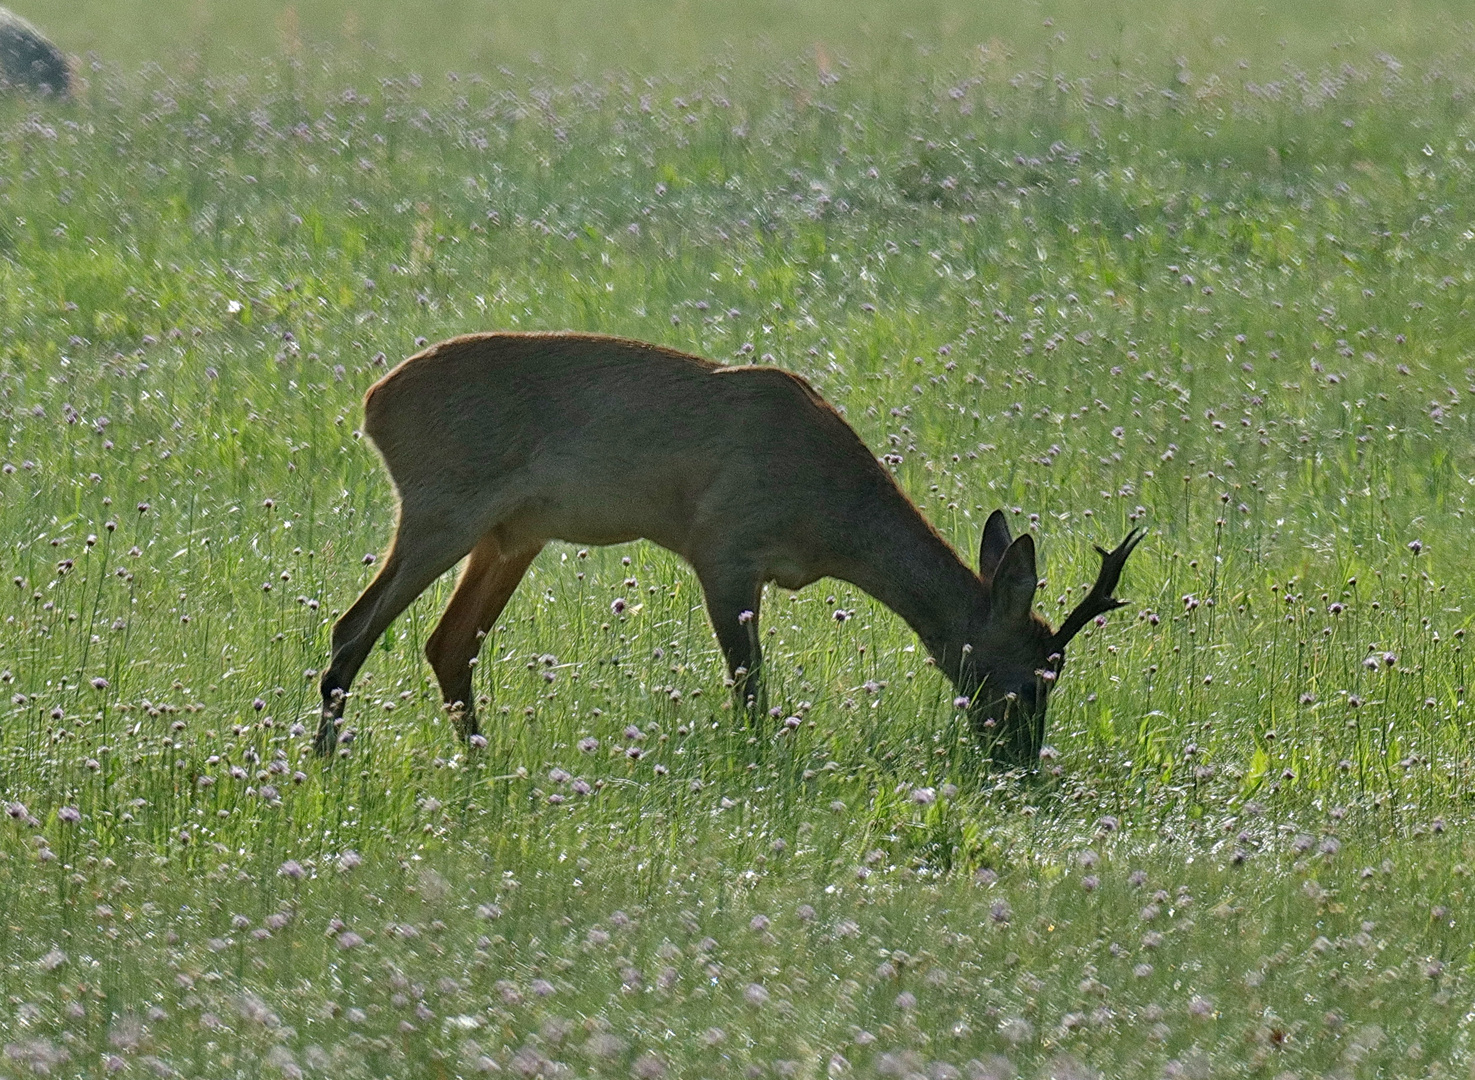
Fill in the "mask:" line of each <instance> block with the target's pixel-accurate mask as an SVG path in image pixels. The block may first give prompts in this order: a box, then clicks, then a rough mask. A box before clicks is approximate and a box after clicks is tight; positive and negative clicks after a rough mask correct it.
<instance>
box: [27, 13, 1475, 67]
mask: <svg viewBox="0 0 1475 1080" xmlns="http://www.w3.org/2000/svg"><path fill="white" fill-rule="evenodd" d="M12 8H13V10H15V11H16V12H17V13H19V14H21V15H23V16H25V17H27V18H29V19H31V20H33V21H34V22H36V23H37V25H39V26H40V27H41V28H42V29H43V30H44V31H45V32H46V33H48V34H49V35H50V36H51V37H52V38H53V39H54V40H55V41H56V42H57V43H58V44H59V45H60V46H61V47H62V48H63V49H65V50H66V51H68V52H70V53H74V54H78V55H82V54H86V53H96V54H97V56H98V57H99V58H101V59H102V60H103V61H104V63H107V64H110V65H118V66H120V67H121V68H123V69H125V70H127V69H134V68H138V67H140V66H142V65H145V64H148V63H158V64H161V65H163V66H164V67H165V68H172V67H180V66H183V65H187V64H190V63H200V64H202V65H203V66H205V67H206V68H207V69H208V70H212V71H217V72H220V71H226V70H231V69H237V70H240V69H246V68H249V67H250V65H251V63H252V61H253V60H254V59H256V58H259V57H261V56H263V55H272V54H277V53H280V52H282V51H289V52H290V51H295V50H298V49H302V50H305V51H306V52H307V53H309V54H311V53H313V52H314V51H320V50H322V49H325V48H328V49H331V50H333V51H335V52H339V51H341V50H342V49H344V48H345V47H349V48H353V49H361V50H363V51H365V52H366V53H368V54H370V55H375V54H378V55H382V56H384V57H385V58H386V59H394V60H399V61H402V62H404V63H406V64H410V65H414V66H418V67H421V68H423V69H424V70H426V71H441V70H449V71H460V70H465V71H471V70H486V69H488V68H494V67H496V66H498V65H515V66H519V67H520V66H524V65H528V64H538V63H541V64H546V65H549V66H552V67H555V68H557V69H559V70H560V71H562V72H565V73H571V74H591V73H597V72H600V71H604V70H607V69H609V68H614V67H618V68H628V69H632V70H636V71H640V72H645V73H659V72H669V71H679V70H685V69H688V68H690V67H691V66H693V65H694V64H697V63H701V62H703V61H707V60H711V59H714V58H717V57H725V58H727V59H729V60H731V61H733V62H734V63H735V64H738V65H741V64H742V63H744V62H756V61H759V60H761V59H763V58H765V57H772V56H775V55H777V56H791V55H793V54H795V53H797V52H799V51H801V50H808V49H813V48H815V47H820V48H822V49H824V50H827V51H831V52H833V53H835V54H836V56H837V58H841V59H848V60H850V61H851V62H857V63H865V62H874V63H881V62H884V61H885V60H886V59H887V58H888V57H891V56H894V55H896V54H897V51H898V50H902V51H906V50H911V49H922V50H933V49H938V48H957V47H959V46H970V47H971V46H976V45H979V44H988V45H989V46H990V48H992V49H994V50H996V51H1000V52H1002V53H1004V54H1006V55H1013V56H1018V57H1024V58H1029V59H1031V60H1040V61H1043V60H1044V59H1045V58H1046V57H1048V58H1049V59H1050V60H1051V62H1052V63H1055V64H1058V65H1059V66H1061V67H1062V68H1067V69H1069V68H1080V67H1082V66H1085V65H1087V64H1089V65H1090V66H1092V67H1095V66H1097V65H1098V64H1101V63H1106V64H1119V65H1122V66H1135V65H1141V64H1147V65H1161V64H1172V63H1175V62H1180V61H1182V62H1187V63H1188V64H1199V65H1202V64H1204V63H1205V62H1210V61H1208V60H1207V59H1206V58H1212V61H1211V62H1213V63H1216V64H1217V63H1223V62H1225V61H1226V60H1227V61H1229V62H1238V61H1239V60H1245V61H1248V62H1249V63H1251V64H1255V65H1267V64H1269V65H1279V64H1282V63H1286V62H1294V63H1296V64H1299V65H1302V66H1305V65H1308V64H1311V63H1315V62H1317V61H1335V60H1336V59H1337V57H1338V54H1339V52H1340V50H1342V49H1346V48H1348V47H1355V48H1360V49H1362V50H1363V51H1366V49H1367V48H1378V49H1382V50H1386V51H1388V52H1391V53H1395V54H1396V53H1398V52H1399V51H1400V50H1403V51H1409V52H1415V53H1422V52H1427V51H1430V50H1431V49H1433V48H1435V46H1447V45H1448V43H1449V42H1448V40H1447V39H1448V37H1449V35H1450V34H1451V33H1454V32H1461V33H1467V32H1468V30H1469V18H1470V7H1469V5H1468V4H1466V3H1459V2H1451V0H1420V2H1419V3H1412V2H1410V0H1398V2H1395V3H1390V2H1388V0H1335V2H1334V0H1297V2H1295V3H1276V2H1264V0H1192V2H1184V0H1152V2H1135V3H1134V2H1120V0H1119V2H1117V3H1106V4H1103V3H1098V2H1093V0H1047V2H1043V3H1037V2H1018V3H965V2H960V0H909V2H907V3H887V2H882V0H802V2H801V0H745V2H741V3H732V2H728V0H669V2H661V3H655V2H652V0H562V2H554V3H543V2H532V0H416V2H414V3H403V2H397V0H303V2H300V3H295V4H283V3H273V2H264V0H241V2H233V3H225V2H222V0H74V2H71V3H66V4H50V3H44V2H41V0H29V2H24V0H22V2H18V3H15V4H13V5H12Z"/></svg>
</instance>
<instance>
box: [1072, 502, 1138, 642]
mask: <svg viewBox="0 0 1475 1080" xmlns="http://www.w3.org/2000/svg"><path fill="white" fill-rule="evenodd" d="M1146 535H1147V530H1146V529H1141V528H1138V529H1133V530H1132V531H1131V532H1129V533H1128V534H1127V536H1126V539H1124V540H1123V541H1122V542H1121V543H1120V544H1118V545H1117V546H1116V547H1115V548H1114V549H1113V550H1111V551H1107V550H1106V549H1105V548H1103V547H1102V546H1101V545H1099V544H1097V545H1095V548H1096V553H1097V554H1098V555H1100V556H1101V572H1100V573H1098V574H1097V575H1096V584H1094V585H1092V586H1091V591H1090V592H1088V593H1087V594H1086V598H1085V599H1084V600H1082V601H1081V602H1080V603H1079V604H1077V605H1076V608H1075V610H1074V611H1072V612H1071V613H1070V614H1069V615H1067V616H1066V617H1065V622H1063V623H1061V624H1060V629H1059V630H1057V631H1055V636H1054V637H1053V638H1051V639H1050V645H1051V648H1052V649H1053V650H1054V651H1057V652H1058V651H1059V650H1061V649H1064V648H1065V646H1066V644H1067V643H1068V642H1069V641H1070V639H1071V638H1073V637H1075V636H1076V635H1077V634H1079V633H1080V632H1081V631H1082V630H1083V629H1085V627H1086V624H1087V623H1089V622H1090V621H1091V620H1092V619H1094V618H1096V616H1098V615H1105V614H1106V613H1107V612H1108V611H1115V610H1116V609H1117V608H1119V607H1121V606H1123V605H1124V604H1126V601H1125V600H1119V599H1117V598H1116V597H1115V596H1112V595H1111V594H1112V593H1113V592H1114V591H1115V590H1116V586H1117V582H1118V581H1119V580H1121V576H1122V567H1124V566H1126V564H1127V556H1128V555H1130V554H1132V551H1133V550H1134V549H1135V548H1136V547H1137V545H1138V544H1139V543H1141V542H1142V538H1143V537H1144V536H1146Z"/></svg>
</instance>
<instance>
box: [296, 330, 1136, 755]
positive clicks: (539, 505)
mask: <svg viewBox="0 0 1475 1080" xmlns="http://www.w3.org/2000/svg"><path fill="white" fill-rule="evenodd" d="M364 431H365V433H366V434H367V435H368V436H369V438H370V439H372V440H373V442H374V445H375V446H376V447H378V449H379V452H380V454H381V455H382V456H383V458H384V463H385V465H386V466H387V467H388V469H389V474H390V477H391V478H392V479H393V481H394V487H395V491H396V493H397V494H398V497H399V516H398V523H397V526H396V530H395V535H394V541H393V543H392V545H391V546H390V549H389V553H388V555H387V557H386V558H385V559H384V561H383V564H382V565H381V566H380V568H379V572H378V574H377V575H376V576H375V577H374V580H373V581H372V582H370V583H369V586H368V588H366V589H365V590H364V592H363V594H362V595H361V596H360V597H359V598H358V600H357V601H356V602H355V603H354V605H353V606H352V607H351V608H349V610H348V611H347V612H346V613H345V614H344V615H343V617H342V618H340V619H339V620H338V622H337V623H336V624H335V625H334V627H333V655H332V660H331V662H330V663H329V666H328V668H327V670H326V671H325V672H324V673H323V676H322V694H323V711H322V722H321V725H320V726H319V728H318V733H317V748H318V750H319V751H320V752H327V751H328V750H329V749H331V747H332V746H333V745H334V743H335V741H336V737H335V728H336V727H338V726H339V725H341V723H342V716H343V706H344V700H345V697H346V695H347V692H348V688H349V686H350V684H351V683H352V682H353V677H354V675H355V674H357V672H358V670H359V667H360V666H361V665H362V664H363V662H364V659H365V657H366V656H368V653H369V650H370V648H372V646H373V644H374V642H375V641H376V640H377V639H378V637H379V635H380V634H382V633H383V632H384V630H385V629H386V628H387V627H388V626H389V624H390V622H392V621H393V620H394V618H395V617H396V616H397V615H399V614H400V613H401V612H402V611H403V610H404V609H405V608H406V607H407V606H408V605H409V604H410V602H411V601H413V600H414V599H415V597H417V596H419V595H420V593H421V592H422V591H423V590H424V589H425V588H427V587H428V586H429V585H430V584H431V583H432V582H433V581H435V579H436V578H438V577H439V576H440V575H441V574H443V573H445V572H446V571H447V570H449V569H450V568H451V567H452V566H454V565H455V564H456V563H457V562H458V561H460V559H461V558H462V557H463V556H466V555H468V554H469V555H470V558H469V559H467V561H466V567H465V569H464V570H463V571H462V572H461V577H460V580H459V582H458V583H457V585H456V589H455V593H454V594H453V595H452V597H451V601H450V604H449V606H448V607H447V608H446V611H445V614H444V616H442V618H441V621H440V624H439V625H438V626H437V627H436V628H435V631H434V632H433V633H432V634H431V635H430V639H429V641H428V643H427V644H426V647H425V652H426V655H427V656H428V658H429V660H430V664H431V667H432V668H434V669H435V675H436V679H437V680H438V681H439V683H440V687H441V691H442V693H443V695H444V697H445V701H446V703H447V705H448V706H449V707H450V708H451V710H452V712H453V714H454V715H456V716H457V718H458V724H459V727H460V729H461V734H462V735H463V737H470V736H471V735H474V734H475V733H476V732H477V722H476V714H475V711H474V708H473V697H472V692H471V685H472V683H471V676H472V661H473V658H474V657H475V656H476V654H477V651H478V650H479V649H480V647H481V639H482V638H483V637H484V636H485V635H486V633H487V632H488V631H489V630H490V629H491V627H492V625H493V623H494V622H495V621H496V619H497V616H498V615H500V614H501V612H502V608H503V607H504V606H505V605H506V603H507V600H508V598H509V597H510V596H511V595H512V591H513V589H515V588H516V587H517V583H518V581H519V580H520V579H521V578H522V575H523V572H524V571H525V570H527V568H528V564H529V563H531V562H532V561H533V558H534V556H536V555H537V554H538V552H539V551H540V550H541V549H542V547H543V545H544V544H546V543H547V542H548V541H549V540H555V539H556V540H565V541H569V542H571V543H576V544H590V545H594V544H617V543H622V542H624V541H629V540H636V539H640V538H644V539H647V540H651V541H653V542H654V543H656V544H659V545H660V546H661V547H664V548H668V549H669V550H671V551H674V552H675V553H677V554H678V555H680V556H682V557H683V558H684V559H686V560H687V562H689V563H690V564H691V565H692V567H693V568H694V569H695V570H696V574H697V577H698V579H699V580H700V581H701V584H702V590H703V592H704V593H705V594H706V602H707V613H708V615H709V616H710V617H711V619H712V628H713V629H714V630H715V631H716V633H717V640H718V642H719V644H720V645H721V647H722V651H723V653H724V654H725V656H726V659H727V666H728V669H729V670H730V672H731V674H732V677H733V680H734V682H735V686H736V692H737V694H738V697H739V700H740V701H741V702H743V703H745V704H746V705H747V706H748V707H749V708H756V709H758V710H761V709H762V708H763V697H762V683H761V664H762V656H761V653H760V651H759V644H758V610H759V602H760V599H761V597H762V592H763V586H764V583H765V582H770V581H772V582H775V583H777V584H778V585H780V586H782V587H783V588H786V589H799V588H802V587H804V586H805V585H808V584H809V583H810V582H812V581H815V580H816V579H818V578H821V577H834V578H840V579H841V580H843V581H848V582H850V583H851V584H853V585H855V586H857V587H859V588H861V589H863V590H864V591H866V592H867V593H869V594H871V595H872V596H874V597H875V598H876V599H877V600H879V601H880V602H881V603H883V604H885V605H886V606H887V607H889V608H891V609H892V610H893V611H895V612H896V613H897V614H898V615H900V616H901V617H902V618H903V619H905V620H906V621H907V622H908V623H909V624H910V625H911V627H912V628H913V629H914V630H915V631H916V632H917V634H918V636H919V637H920V638H921V639H922V641H923V643H924V644H925V645H926V646H927V648H928V649H929V650H930V651H931V653H932V655H933V657H934V658H935V660H936V663H937V664H938V666H939V667H940V668H941V669H942V671H943V672H944V673H945V674H946V675H947V676H948V677H949V678H950V679H952V681H953V683H954V684H955V685H956V686H957V688H958V691H959V692H960V693H961V694H962V695H964V696H965V697H967V698H969V699H970V715H971V719H972V721H973V723H974V725H975V726H976V728H977V729H978V731H979V733H980V734H981V735H985V736H986V738H987V741H988V742H990V743H991V744H992V746H993V748H994V750H995V752H996V756H998V757H1000V758H1001V759H1005V760H1007V761H1009V762H1010V763H1013V764H1025V763H1028V762H1031V761H1032V760H1033V759H1034V758H1035V757H1037V755H1038V752H1039V749H1040V745H1041V742H1042V740H1043V738H1044V719H1045V703H1046V698H1047V697H1048V695H1049V692H1050V689H1051V687H1052V685H1053V684H1054V681H1055V678H1056V676H1058V675H1059V673H1060V670H1061V665H1062V663H1063V661H1064V650H1065V646H1066V643H1067V642H1068V641H1070V639H1071V638H1072V637H1074V636H1075V635H1076V633H1077V632H1078V631H1080V629H1081V628H1082V627H1084V626H1085V625H1086V624H1087V623H1088V622H1090V621H1091V620H1092V619H1093V618H1095V617H1096V616H1098V615H1101V614H1104V613H1105V612H1108V611H1111V610H1112V609H1113V608H1116V607H1119V606H1121V605H1122V604H1123V603H1124V601H1121V600H1118V599H1116V598H1114V597H1113V596H1112V595H1111V594H1112V590H1113V589H1114V588H1115V587H1116V584H1117V579H1118V578H1119V577H1120V575H1121V571H1122V566H1123V564H1124V563H1125V562H1126V559H1127V556H1128V555H1130V554H1131V552H1132V549H1133V548H1134V547H1136V545H1137V542H1138V541H1139V540H1140V539H1141V538H1142V535H1143V534H1142V533H1141V532H1139V531H1137V530H1133V531H1132V532H1131V533H1130V534H1129V535H1128V536H1127V538H1126V539H1125V540H1123V541H1122V543H1121V544H1120V546H1118V547H1117V548H1116V550H1114V551H1111V552H1106V551H1102V550H1101V549H1100V548H1097V551H1098V552H1100V553H1101V556H1102V565H1101V571H1100V575H1099V576H1098V578H1097V580H1096V584H1095V586H1094V587H1093V588H1092V589H1091V590H1090V592H1089V593H1088V594H1087V595H1086V597H1085V599H1084V600H1083V601H1082V602H1081V604H1080V606H1079V607H1077V608H1076V609H1075V610H1074V611H1073V612H1071V614H1070V616H1069V617H1068V618H1067V619H1066V620H1065V623H1064V624H1063V625H1062V626H1061V628H1060V629H1059V630H1058V631H1052V630H1051V629H1050V627H1049V625H1048V624H1047V623H1046V622H1045V620H1044V619H1042V618H1041V617H1040V616H1039V615H1037V614H1036V613H1035V611H1034V609H1033V602H1034V595H1035V590H1036V588H1037V587H1038V584H1039V575H1038V574H1037V573H1036V570H1035V542H1034V539H1033V538H1032V537H1031V536H1030V535H1029V534H1028V533H1025V534H1024V535H1022V536H1020V537H1019V538H1018V539H1015V540H1011V539H1010V536H1009V527H1008V525H1007V524H1005V521H1004V515H1003V513H1002V512H1001V511H998V510H995V511H994V512H993V514H992V515H990V517H989V519H988V523H987V524H986V525H985V526H984V530H983V542H982V546H981V550H980V558H979V572H978V573H976V574H975V573H974V572H973V571H972V570H970V569H969V568H968V567H967V566H966V565H965V564H964V563H963V561H962V560H961V559H960V558H959V557H958V555H957V553H956V552H955V551H954V550H953V549H952V547H950V546H949V545H948V543H947V541H945V540H944V539H943V538H942V537H941V536H940V535H939V534H938V533H937V531H936V530H935V529H933V528H932V526H931V525H930V524H928V522H927V520H926V519H925V518H923V517H922V515H921V513H919V512H918V510H917V508H916V507H915V506H914V505H912V503H911V501H910V500H909V499H908V498H907V497H906V495H905V494H903V492H902V490H901V488H899V487H898V486H897V485H896V482H895V481H894V480H892V478H891V476H890V474H889V473H887V472H886V470H885V469H883V468H882V467H881V466H880V465H879V464H878V463H877V461H876V459H875V458H874V457H873V456H872V455H871V452H870V451H869V450H867V449H866V447H865V444H864V443H862V442H861V440H860V438H859V436H857V435H856V434H855V432H854V431H853V430H852V429H851V428H850V425H848V424H847V423H846V422H845V421H844V420H843V419H842V418H841V417H840V414H839V413H837V412H836V411H835V410H834V409H833V408H832V407H831V406H830V405H829V404H828V403H826V402H825V401H824V399H823V398H821V397H820V396H819V395H818V394H817V393H815V391H814V390H813V389H812V388H811V387H810V386H809V384H808V383H807V382H805V381H804V380H803V379H801V378H799V377H798V376H797V375H791V374H789V373H788V372H786V371H781V370H779V369H778V368H772V367H723V366H721V365H719V364H715V363H712V362H711V361H709V360H703V359H700V358H698V357H694V356H687V355H684V354H682V353H679V352H675V351H673V350H670V349H664V348H660V347H659V346H655V345H647V344H643V343H641V342H637V341H626V340H622V339H619V338H611V337H598V336H593V335H587V334H566V333H564V334H559V333H547V334H540V333H493V334H472V335H467V336H465V337H458V338H453V339H451V340H449V341H443V342H441V343H440V344H438V345H432V346H430V347H429V348H428V349H425V350H424V351H422V352H420V353H417V354H416V355H415V356H412V357H410V358H409V359H408V360H406V361H404V362H403V363H401V364H400V365H399V366H398V367H396V368H395V369H394V370H393V371H391V372H390V373H389V374H388V375H386V376H385V377H384V378H382V379H380V380H379V382H377V383H375V384H374V386H373V387H371V388H370V390H369V392H368V394H367V395H366V396H365V398H364Z"/></svg>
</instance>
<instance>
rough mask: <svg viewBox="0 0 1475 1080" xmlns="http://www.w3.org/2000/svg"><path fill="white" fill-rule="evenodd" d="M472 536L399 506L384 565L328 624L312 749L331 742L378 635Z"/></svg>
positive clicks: (464, 549) (462, 550)
mask: <svg viewBox="0 0 1475 1080" xmlns="http://www.w3.org/2000/svg"><path fill="white" fill-rule="evenodd" d="M474 539H475V536H474V535H467V533H465V532H463V531H462V530H459V529H457V528H456V527H455V525H454V524H453V523H449V522H446V521H445V520H444V519H443V518H432V517H431V516H430V515H423V516H421V515H414V516H412V515H411V513H410V512H409V510H408V509H402V510H401V517H400V523H399V528H398V529H397V530H396V531H395V535H394V543H393V544H391V545H390V549H389V554H388V555H387V556H386V557H385V559H384V565H383V566H382V567H380V569H379V573H378V574H376V575H375V577H374V580H373V581H371V582H369V586H368V588H366V589H365V590H364V591H363V593H362V594H361V595H360V596H359V598H358V599H357V600H355V601H354V603H353V606H352V607H350V608H349V609H348V610H347V611H346V612H344V614H343V617H342V618H340V619H339V620H338V621H337V622H336V623H335V624H334V625H333V654H332V658H331V659H330V660H329V662H328V668H327V670H326V671H324V672H323V676H322V679H321V680H320V681H319V687H320V689H321V690H322V695H323V711H322V718H321V720H320V721H319V722H318V731H317V738H316V740H315V741H314V745H315V747H316V748H317V751H318V753H320V754H325V753H327V752H328V751H329V750H331V749H332V748H333V744H334V742H335V741H336V740H335V737H334V728H335V727H337V725H338V724H339V722H340V721H341V720H342V718H343V705H344V701H345V699H346V697H347V695H348V689H349V687H350V686H352V685H353V679H354V676H355V675H357V674H358V671H359V668H361V667H362V666H363V663H364V660H365V659H367V657H368V655H369V650H370V649H372V648H373V647H374V642H376V641H378V640H379V635H380V634H382V633H384V631H385V630H387V629H388V628H389V624H390V623H392V622H393V621H394V620H395V619H396V618H397V617H398V616H399V614H400V613H401V612H402V611H404V610H405V608H407V607H409V606H410V604H411V603H412V602H413V601H414V599H415V597H417V596H419V595H420V594H421V593H422V592H424V591H425V590H426V589H427V588H428V587H429V586H430V584H431V582H433V581H435V579H436V578H438V577H440V575H441V574H444V573H445V572H446V571H447V570H449V569H450V568H451V567H453V566H455V565H456V563H457V562H459V561H460V560H461V557H462V556H463V555H465V554H466V552H467V551H469V550H470V549H471V545H472V542H473V541H474Z"/></svg>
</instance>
